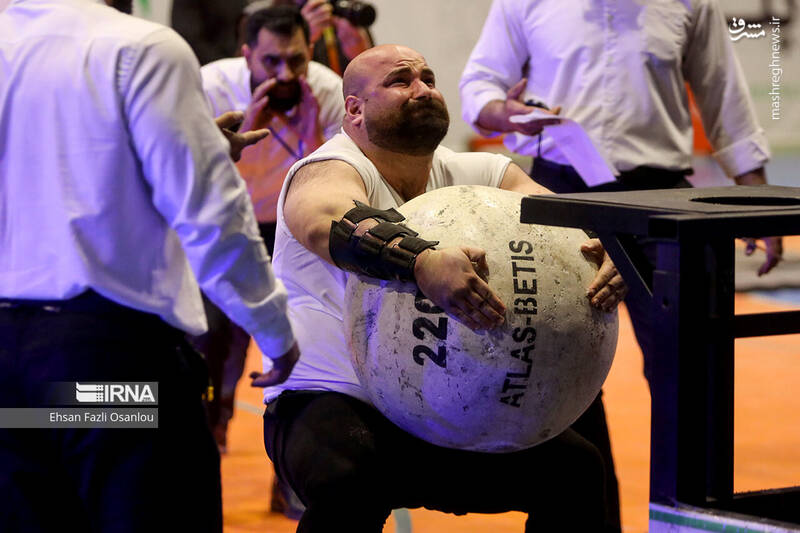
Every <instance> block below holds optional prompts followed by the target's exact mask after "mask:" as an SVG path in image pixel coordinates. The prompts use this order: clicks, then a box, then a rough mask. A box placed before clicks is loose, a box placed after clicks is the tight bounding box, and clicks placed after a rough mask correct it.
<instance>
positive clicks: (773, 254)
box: [743, 237, 783, 276]
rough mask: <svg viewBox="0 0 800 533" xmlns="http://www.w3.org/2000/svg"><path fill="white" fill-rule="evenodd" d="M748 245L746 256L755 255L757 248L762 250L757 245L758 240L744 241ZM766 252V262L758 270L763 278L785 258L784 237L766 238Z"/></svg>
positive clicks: (764, 239) (745, 251) (745, 250)
mask: <svg viewBox="0 0 800 533" xmlns="http://www.w3.org/2000/svg"><path fill="white" fill-rule="evenodd" d="M743 240H744V242H746V243H747V246H746V247H745V249H744V254H745V255H753V253H754V252H755V251H756V248H760V247H759V246H758V244H757V243H756V241H757V239H743ZM761 240H762V241H764V248H763V250H764V252H766V254H767V258H766V260H764V263H763V264H762V265H761V266H760V267H759V269H758V275H759V276H763V275H764V274H766V273H767V272H769V271H770V270H772V269H773V268H775V265H777V264H778V263H779V262H780V260H781V259H782V258H783V238H782V237H764V238H763V239H761Z"/></svg>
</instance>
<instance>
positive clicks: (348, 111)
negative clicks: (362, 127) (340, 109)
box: [344, 94, 364, 126]
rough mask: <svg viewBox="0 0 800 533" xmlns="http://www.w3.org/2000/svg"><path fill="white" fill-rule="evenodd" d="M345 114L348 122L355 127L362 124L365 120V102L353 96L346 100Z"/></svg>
mask: <svg viewBox="0 0 800 533" xmlns="http://www.w3.org/2000/svg"><path fill="white" fill-rule="evenodd" d="M344 113H345V118H347V120H349V121H350V123H351V124H353V125H354V126H358V125H359V124H361V121H362V120H363V119H364V115H363V102H362V101H361V99H360V98H359V97H357V96H354V95H352V94H351V95H349V96H348V97H347V98H345V100H344Z"/></svg>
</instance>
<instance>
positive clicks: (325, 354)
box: [264, 133, 511, 403]
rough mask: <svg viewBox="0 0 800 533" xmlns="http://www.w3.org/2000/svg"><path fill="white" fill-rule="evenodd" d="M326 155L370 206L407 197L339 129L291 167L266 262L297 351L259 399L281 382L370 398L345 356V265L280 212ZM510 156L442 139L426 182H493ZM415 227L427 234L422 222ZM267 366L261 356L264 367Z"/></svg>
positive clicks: (432, 186) (428, 188) (400, 201)
mask: <svg viewBox="0 0 800 533" xmlns="http://www.w3.org/2000/svg"><path fill="white" fill-rule="evenodd" d="M329 159H338V160H340V161H344V162H345V163H348V164H349V165H350V166H352V167H353V168H354V169H355V170H356V171H357V172H358V173H359V175H361V179H362V180H364V187H365V188H366V190H367V198H369V204H370V205H371V206H373V207H377V208H379V209H388V208H390V207H395V208H397V207H400V206H401V205H402V204H403V203H405V202H404V200H403V199H402V198H401V197H400V195H399V194H397V192H396V191H395V190H394V189H393V188H392V187H391V186H390V185H389V184H388V183H386V181H384V179H383V177H382V176H381V174H380V172H378V169H377V168H375V165H373V164H372V162H371V161H370V160H369V159H367V157H366V156H365V155H364V154H363V153H362V152H361V150H360V149H359V148H358V146H356V144H355V143H354V142H353V141H352V140H351V139H350V137H348V136H347V135H346V134H345V133H339V134H338V135H336V136H335V137H333V138H332V139H331V140H329V141H328V142H326V143H325V144H323V145H322V146H320V148H319V149H318V150H317V151H315V152H314V153H313V154H311V155H310V156H308V157H306V158H305V159H302V160H300V161H298V162H297V163H295V164H294V166H292V168H291V169H290V170H289V174H288V175H287V176H286V180H285V181H284V184H283V189H282V190H281V194H280V197H279V199H278V224H277V229H276V233H275V253H274V254H273V256H272V268H273V269H274V271H275V275H276V276H278V277H279V278H280V279H281V280H282V281H283V284H284V285H285V286H286V290H287V292H288V294H289V319H290V321H291V323H292V329H293V330H294V334H295V337H296V338H297V343H298V345H299V347H300V353H301V356H300V360H299V361H298V362H297V365H295V367H294V370H293V371H292V375H291V376H290V377H289V379H288V380H287V381H285V382H284V383H281V384H280V385H279V386H276V387H268V388H266V389H264V401H265V402H267V401H269V400H272V399H273V398H275V397H277V396H278V395H279V394H280V393H281V392H282V391H284V390H319V391H335V392H341V393H344V394H348V395H350V396H354V397H356V398H359V399H360V400H363V401H365V402H367V403H370V402H369V399H368V398H367V396H366V393H365V391H364V389H363V388H362V387H361V384H360V383H359V381H358V378H357V377H356V375H355V371H354V370H353V367H352V365H351V363H350V353H349V351H348V349H347V342H346V340H345V332H344V321H343V306H344V289H345V286H346V285H347V276H348V273H347V272H345V271H343V270H341V269H339V268H337V267H335V266H333V265H331V264H329V263H327V262H325V261H324V260H322V259H320V258H319V256H317V255H316V254H314V253H312V252H310V251H309V250H308V249H306V248H305V247H304V246H303V245H302V244H300V242H298V241H297V239H295V238H294V236H293V235H292V234H291V232H290V231H289V229H288V228H287V227H286V221H285V220H284V217H283V205H284V202H285V200H286V191H287V190H288V189H289V185H290V183H291V181H292V178H293V177H294V175H295V173H296V172H297V170H298V169H300V167H302V166H304V165H307V164H308V163H313V162H317V161H325V160H329ZM510 161H511V160H510V159H508V158H507V157H505V156H502V155H499V154H490V153H484V152H476V153H456V152H453V151H452V150H450V149H448V148H445V147H443V146H440V147H438V148H437V149H436V151H435V152H434V156H433V166H432V168H431V172H430V176H429V177H428V184H427V186H426V188H425V190H426V191H432V190H434V189H439V188H441V187H448V186H450V185H487V186H490V187H497V186H499V185H500V182H501V181H502V179H503V175H504V174H505V171H506V168H507V167H508V164H509V162H510ZM413 229H414V230H416V231H419V233H420V237H422V238H425V228H413ZM270 366H271V363H269V362H267V360H266V357H265V361H264V368H265V369H266V368H270Z"/></svg>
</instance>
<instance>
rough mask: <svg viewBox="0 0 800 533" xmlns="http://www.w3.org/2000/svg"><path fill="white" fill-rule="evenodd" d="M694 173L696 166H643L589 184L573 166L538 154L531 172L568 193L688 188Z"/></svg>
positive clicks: (538, 179) (545, 183) (538, 180)
mask: <svg viewBox="0 0 800 533" xmlns="http://www.w3.org/2000/svg"><path fill="white" fill-rule="evenodd" d="M692 173H693V171H692V169H685V170H667V169H664V168H657V167H649V166H641V167H636V168H633V169H631V170H625V171H622V172H621V173H620V175H619V176H617V179H616V181H613V182H611V183H603V184H601V185H596V186H594V187H589V186H588V185H586V183H585V182H584V181H583V179H581V177H580V175H579V174H578V173H577V172H576V171H575V169H574V168H573V167H572V166H570V165H561V164H559V163H554V162H552V161H548V160H547V159H544V158H541V157H536V158H534V159H533V168H531V173H530V175H531V178H532V179H533V180H534V181H535V182H536V183H539V184H540V185H542V186H544V187H547V188H548V189H550V190H551V191H553V192H556V193H568V192H600V191H634V190H643V189H676V188H687V187H691V186H692V184H691V183H689V182H688V181H687V180H686V176H688V175H690V174H692Z"/></svg>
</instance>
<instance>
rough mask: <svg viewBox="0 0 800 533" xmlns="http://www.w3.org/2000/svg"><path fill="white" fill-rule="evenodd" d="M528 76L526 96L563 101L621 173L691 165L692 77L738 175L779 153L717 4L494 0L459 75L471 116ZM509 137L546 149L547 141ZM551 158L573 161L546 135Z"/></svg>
mask: <svg viewBox="0 0 800 533" xmlns="http://www.w3.org/2000/svg"><path fill="white" fill-rule="evenodd" d="M523 77H527V78H528V84H527V87H526V90H525V93H524V97H525V98H526V99H529V98H532V99H535V100H538V101H541V102H543V103H545V104H546V105H548V106H549V107H550V108H555V107H556V106H562V111H561V114H562V115H563V116H566V117H569V118H571V119H574V120H575V121H577V122H578V123H580V124H581V125H582V126H583V127H584V128H585V129H586V130H587V132H588V134H589V136H590V138H591V139H592V141H593V142H594V144H595V145H596V147H597V148H598V150H599V151H600V152H601V154H603V155H604V156H605V157H606V159H607V160H608V161H609V162H611V163H612V165H613V166H614V167H616V170H617V171H622V170H630V169H632V168H634V167H637V166H640V165H648V166H654V167H659V168H666V169H670V170H682V169H687V168H690V167H691V154H692V140H693V138H692V121H691V117H690V114H689V105H688V101H687V92H686V90H685V82H689V85H690V86H691V88H692V90H693V91H694V93H695V96H696V98H697V105H698V107H699V109H700V112H701V116H702V120H703V124H704V126H705V130H706V133H707V134H708V137H709V140H710V141H711V144H712V146H713V147H714V149H715V152H714V154H713V155H714V157H715V158H716V159H717V161H718V162H719V163H720V165H721V166H722V167H723V169H724V170H725V172H726V173H727V174H728V175H729V176H736V175H739V174H743V173H745V172H748V171H750V170H753V169H755V168H758V167H761V166H763V164H764V163H765V162H766V160H767V159H768V158H769V149H768V148H767V142H766V137H765V135H764V132H763V130H762V129H761V128H760V127H759V126H758V124H757V122H756V119H755V115H754V113H753V109H752V104H751V102H750V97H749V94H748V92H747V84H746V82H745V79H744V76H743V74H742V69H741V67H740V66H739V63H738V61H737V59H736V57H735V55H734V52H733V48H732V45H731V42H730V39H729V37H728V31H727V27H726V25H725V22H724V20H723V16H722V14H721V11H720V8H719V6H718V5H717V2H716V0H648V1H641V0H571V1H568V2H565V1H563V0H494V2H493V3H492V7H491V9H490V11H489V15H488V18H487V20H486V23H485V25H484V27H483V32H482V34H481V36H480V39H479V41H478V43H477V44H476V46H475V49H474V50H473V51H472V55H471V57H470V59H469V61H468V63H467V66H466V68H465V70H464V73H463V75H462V78H461V84H460V89H461V100H462V104H463V116H464V119H465V120H466V121H467V122H468V123H470V124H472V125H473V126H475V122H476V120H477V118H478V114H479V113H480V111H481V109H482V108H483V107H484V106H485V105H486V104H487V103H488V102H490V101H492V100H496V99H499V100H505V99H506V92H507V91H508V89H509V88H511V87H512V86H513V85H514V84H515V83H517V82H518V81H519V80H520V79H522V78H523ZM479 131H480V130H479ZM505 142H506V146H507V147H508V148H509V149H511V150H512V151H515V152H519V153H522V154H525V155H536V154H537V152H538V150H539V147H538V144H537V137H530V136H525V135H522V134H518V133H515V134H511V135H508V136H507V137H506V139H505ZM541 155H542V157H544V158H545V159H548V160H551V161H555V162H557V163H561V164H566V159H565V158H564V157H563V154H561V153H560V152H559V150H558V149H557V148H556V147H555V146H553V143H552V141H550V140H549V139H548V138H547V135H546V134H545V135H544V136H543V140H542V146H541Z"/></svg>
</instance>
